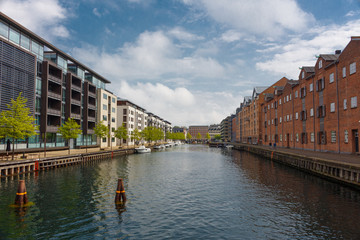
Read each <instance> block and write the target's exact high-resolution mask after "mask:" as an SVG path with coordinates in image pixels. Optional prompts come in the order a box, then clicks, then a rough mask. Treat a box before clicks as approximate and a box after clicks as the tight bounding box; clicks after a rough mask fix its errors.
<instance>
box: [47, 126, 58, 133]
mask: <svg viewBox="0 0 360 240" xmlns="http://www.w3.org/2000/svg"><path fill="white" fill-rule="evenodd" d="M58 129H59V127H58V126H47V127H46V131H47V132H57V131H58Z"/></svg>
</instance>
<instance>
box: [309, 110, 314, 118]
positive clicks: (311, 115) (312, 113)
mask: <svg viewBox="0 0 360 240" xmlns="http://www.w3.org/2000/svg"><path fill="white" fill-rule="evenodd" d="M313 116H314V109H313V108H310V117H313Z"/></svg>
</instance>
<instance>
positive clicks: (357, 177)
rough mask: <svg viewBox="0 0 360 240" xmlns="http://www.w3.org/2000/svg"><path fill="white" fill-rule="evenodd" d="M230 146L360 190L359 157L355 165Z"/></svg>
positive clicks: (267, 150)
mask: <svg viewBox="0 0 360 240" xmlns="http://www.w3.org/2000/svg"><path fill="white" fill-rule="evenodd" d="M222 145H224V144H223V143H210V144H209V146H210V147H218V146H222ZM231 145H234V149H236V150H240V151H247V152H250V153H254V154H257V155H260V156H263V157H265V158H267V159H270V160H273V161H275V162H279V163H282V164H285V165H288V166H290V167H294V168H297V169H300V170H302V171H306V172H308V173H311V174H314V175H317V176H319V177H322V178H326V179H328V180H331V181H335V182H338V183H341V184H344V185H347V186H349V187H352V188H355V189H357V190H360V157H359V163H358V164H356V163H347V162H342V161H336V160H329V159H326V158H324V157H315V156H305V155H301V154H298V153H292V152H286V151H282V149H281V148H278V149H274V148H269V147H262V146H257V145H248V144H240V143H231ZM309 152H311V151H309ZM334 154H337V153H334ZM337 156H338V158H339V159H340V158H341V157H342V155H341V154H337ZM354 157H357V156H354ZM357 158H358V157H357Z"/></svg>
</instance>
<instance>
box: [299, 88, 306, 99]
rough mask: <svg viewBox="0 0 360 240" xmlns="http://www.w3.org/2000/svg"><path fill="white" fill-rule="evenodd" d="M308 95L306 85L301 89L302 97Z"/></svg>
mask: <svg viewBox="0 0 360 240" xmlns="http://www.w3.org/2000/svg"><path fill="white" fill-rule="evenodd" d="M305 96H306V87H303V88H301V89H300V98H304V97H305Z"/></svg>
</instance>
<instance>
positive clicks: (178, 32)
mask: <svg viewBox="0 0 360 240" xmlns="http://www.w3.org/2000/svg"><path fill="white" fill-rule="evenodd" d="M168 34H169V35H170V36H173V37H175V38H177V39H179V40H182V41H195V40H203V39H204V37H201V36H197V35H195V34H192V33H189V32H187V31H186V30H185V29H183V28H181V27H175V28H173V29H171V30H170V31H169V32H168Z"/></svg>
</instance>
